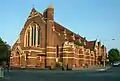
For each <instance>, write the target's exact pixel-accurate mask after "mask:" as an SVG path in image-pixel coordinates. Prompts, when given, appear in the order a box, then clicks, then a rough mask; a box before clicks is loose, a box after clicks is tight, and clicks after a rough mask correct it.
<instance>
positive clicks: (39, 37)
mask: <svg viewBox="0 0 120 81" xmlns="http://www.w3.org/2000/svg"><path fill="white" fill-rule="evenodd" d="M40 35H41V29H40V27H39V28H38V45H40V39H41V36H40Z"/></svg>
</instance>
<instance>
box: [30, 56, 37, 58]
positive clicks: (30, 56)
mask: <svg viewBox="0 0 120 81" xmlns="http://www.w3.org/2000/svg"><path fill="white" fill-rule="evenodd" d="M28 58H37V57H32V56H28Z"/></svg>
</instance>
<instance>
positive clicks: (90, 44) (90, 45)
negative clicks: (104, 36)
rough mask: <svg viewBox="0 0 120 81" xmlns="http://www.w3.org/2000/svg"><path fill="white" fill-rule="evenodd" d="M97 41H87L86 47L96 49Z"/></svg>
mask: <svg viewBox="0 0 120 81" xmlns="http://www.w3.org/2000/svg"><path fill="white" fill-rule="evenodd" d="M95 42H96V41H87V42H86V47H87V48H89V49H91V50H94V46H95Z"/></svg>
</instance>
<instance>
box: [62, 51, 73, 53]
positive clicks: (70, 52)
mask: <svg viewBox="0 0 120 81" xmlns="http://www.w3.org/2000/svg"><path fill="white" fill-rule="evenodd" d="M63 53H74V52H72V51H63Z"/></svg>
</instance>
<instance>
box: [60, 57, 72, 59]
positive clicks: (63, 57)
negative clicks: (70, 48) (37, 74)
mask: <svg viewBox="0 0 120 81" xmlns="http://www.w3.org/2000/svg"><path fill="white" fill-rule="evenodd" d="M62 58H66V59H68V58H74V57H62Z"/></svg>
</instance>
